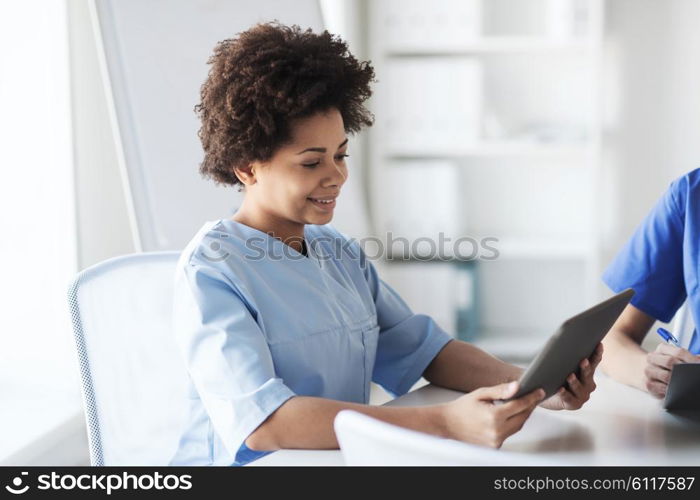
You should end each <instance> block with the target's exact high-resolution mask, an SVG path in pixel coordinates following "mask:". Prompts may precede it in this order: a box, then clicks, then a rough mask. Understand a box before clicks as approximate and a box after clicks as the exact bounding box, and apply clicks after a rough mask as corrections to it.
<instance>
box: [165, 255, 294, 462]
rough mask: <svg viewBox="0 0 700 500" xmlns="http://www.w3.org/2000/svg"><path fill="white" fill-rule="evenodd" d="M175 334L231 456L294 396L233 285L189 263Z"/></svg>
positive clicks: (181, 281)
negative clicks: (274, 364) (274, 363)
mask: <svg viewBox="0 0 700 500" xmlns="http://www.w3.org/2000/svg"><path fill="white" fill-rule="evenodd" d="M173 319H174V324H173V327H174V330H175V338H176V341H177V344H178V346H179V348H180V351H181V352H182V354H183V356H184V360H185V365H186V367H187V371H188V373H189V376H190V378H191V380H192V382H193V384H194V386H195V387H196V389H197V392H198V393H199V396H200V398H201V400H202V404H203V406H204V408H205V409H206V411H207V414H208V415H209V418H210V419H211V422H212V424H213V426H214V429H215V430H216V432H217V434H218V435H219V437H220V438H221V440H222V442H223V443H224V445H225V446H226V448H227V450H228V451H229V452H230V453H231V454H232V455H235V454H236V453H237V452H238V451H239V449H241V448H242V447H241V445H242V444H243V443H244V441H245V439H246V438H247V437H248V436H249V435H250V434H251V433H252V432H253V431H254V430H255V429H256V428H257V427H258V426H259V425H260V424H261V423H262V422H263V421H264V420H265V419H266V418H267V417H268V416H269V415H270V414H271V413H273V412H274V411H275V410H276V409H277V408H278V407H279V406H281V405H282V403H284V402H285V401H287V400H288V399H289V398H290V397H292V396H294V393H293V392H292V391H291V390H290V389H289V388H288V387H287V386H286V385H285V384H284V383H283V381H282V380H281V379H280V378H278V377H276V375H275V370H274V366H273V363H272V357H271V354H270V351H269V348H268V346H267V342H266V340H265V337H264V335H263V333H262V331H261V330H260V327H259V326H258V324H257V323H256V321H255V319H254V318H253V316H252V314H251V312H250V310H249V309H248V308H247V307H246V304H245V302H244V301H243V299H242V298H241V296H240V295H239V294H238V293H237V292H236V289H235V287H234V285H233V284H232V283H231V282H230V281H229V280H228V279H227V278H226V277H225V276H224V275H223V274H222V273H221V272H220V271H218V270H216V269H214V268H212V267H206V266H203V265H199V264H195V263H191V262H188V263H186V264H185V266H184V267H181V268H179V269H178V271H177V274H176V279H175V296H174V311H173Z"/></svg>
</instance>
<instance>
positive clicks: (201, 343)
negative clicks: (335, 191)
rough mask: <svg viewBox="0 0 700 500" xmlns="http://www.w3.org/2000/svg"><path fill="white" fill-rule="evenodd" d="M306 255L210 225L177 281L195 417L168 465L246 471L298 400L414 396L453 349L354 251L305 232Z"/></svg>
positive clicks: (324, 231)
mask: <svg viewBox="0 0 700 500" xmlns="http://www.w3.org/2000/svg"><path fill="white" fill-rule="evenodd" d="M304 237H305V241H306V244H307V249H308V251H307V254H308V256H304V255H302V254H301V253H299V252H297V251H296V250H294V249H292V248H291V247H289V246H288V245H286V244H284V243H282V242H281V241H280V240H278V239H276V238H273V237H271V236H268V235H267V234H266V233H264V232H261V231H258V230H257V229H253V228H251V227H248V226H245V225H243V224H240V223H238V222H234V221H232V220H230V219H222V220H219V221H215V222H208V223H206V224H205V225H204V227H203V228H202V229H201V230H200V231H199V232H198V233H197V235H196V236H195V237H194V239H193V240H192V241H191V242H190V243H189V244H188V245H187V247H186V248H185V250H184V251H183V252H182V255H181V257H180V260H179V263H178V266H177V272H176V277H175V293H174V299H175V301H174V311H173V328H174V332H175V338H176V341H177V344H178V347H179V349H180V351H181V354H182V356H183V359H184V362H185V365H186V368H187V371H188V373H189V385H190V388H189V400H188V402H189V417H188V421H187V425H186V426H185V428H184V429H183V431H182V434H181V438H180V442H179V445H178V449H177V451H176V453H175V455H174V456H173V458H172V459H171V462H170V464H171V465H207V464H211V465H242V464H245V463H247V462H250V461H251V460H254V459H256V458H259V457H260V456H262V455H265V454H266V453H268V452H257V451H253V450H250V449H248V448H247V447H246V446H245V445H244V441H245V439H246V438H247V437H248V436H249V435H250V434H251V433H252V432H253V431H254V430H255V429H256V428H257V427H258V426H259V425H260V424H261V423H262V422H263V421H264V420H265V419H266V418H267V417H268V416H269V415H270V414H271V413H273V412H274V411H275V410H276V409H277V408H278V407H279V406H280V405H281V404H282V403H284V402H285V401H286V400H287V399H289V398H290V397H292V396H294V395H304V396H317V397H322V398H329V399H335V400H341V401H350V402H355V403H365V404H366V403H368V402H369V389H370V381H374V382H376V383H378V384H380V385H381V386H382V387H383V388H384V389H386V390H387V391H388V392H389V393H391V394H393V395H395V396H398V395H401V394H404V393H406V392H407V391H408V390H409V389H410V388H411V387H412V386H413V385H414V384H415V382H417V381H418V380H419V379H420V377H421V376H422V374H423V371H424V370H425V368H426V367H427V366H428V364H430V362H431V361H432V359H433V358H434V357H435V356H436V355H437V353H438V352H439V351H440V350H441V349H442V348H443V347H444V345H445V344H446V343H447V342H448V341H450V340H451V338H452V337H451V336H450V335H448V334H447V333H446V332H445V331H444V330H442V329H441V328H440V327H439V326H438V325H437V324H436V323H435V321H434V320H433V319H432V318H430V317H429V316H425V315H422V314H414V313H413V312H412V311H411V310H410V309H409V307H408V306H407V305H406V304H405V303H404V301H403V300H402V299H401V297H399V295H398V294H397V293H396V292H395V291H394V290H393V289H392V288H391V287H390V286H388V285H387V284H386V283H384V282H383V281H382V280H381V279H379V277H378V275H377V272H376V270H375V268H374V266H373V265H372V263H371V262H369V260H367V259H366V258H365V255H364V253H363V252H362V250H361V248H360V246H359V245H358V244H357V243H356V242H352V243H351V244H348V243H350V242H349V241H348V238H346V237H345V236H343V235H342V234H341V233H339V232H338V231H336V230H335V229H333V228H332V227H331V226H328V225H325V226H314V225H307V226H306V227H305V230H304Z"/></svg>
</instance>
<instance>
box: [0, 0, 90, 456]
mask: <svg viewBox="0 0 700 500" xmlns="http://www.w3.org/2000/svg"><path fill="white" fill-rule="evenodd" d="M0 47H1V48H0V75H2V76H0V109H1V110H2V112H0V137H1V138H2V139H0V141H2V142H1V144H2V147H0V165H2V174H1V176H0V232H1V233H2V234H3V236H4V238H3V245H2V246H1V247H0V261H2V263H3V267H2V281H1V282H0V283H1V284H0V301H1V302H2V304H3V307H2V314H1V315H0V388H1V389H0V394H2V398H1V400H0V463H4V462H3V461H4V460H6V459H7V458H8V457H10V456H12V454H14V453H17V452H18V451H19V450H22V449H23V447H25V446H27V445H29V444H30V443H32V442H34V441H35V440H36V439H38V438H39V437H40V436H43V435H44V434H45V433H47V432H49V431H50V430H53V429H55V428H56V427H57V426H58V425H59V423H60V422H63V418H64V417H65V416H66V415H74V414H76V413H77V412H78V411H79V409H80V404H79V399H78V395H79V394H78V383H77V382H78V379H77V376H76V375H77V371H76V368H75V366H76V365H75V360H74V347H73V344H72V338H71V336H70V317H69V315H68V310H67V303H66V298H65V297H66V290H67V287H68V284H69V280H70V278H71V277H72V275H73V274H74V272H75V270H76V240H75V236H74V235H75V220H74V217H75V213H74V208H75V207H74V203H73V194H74V193H73V171H72V164H71V160H72V154H71V115H70V91H69V78H68V77H69V72H68V44H67V30H66V6H65V2H55V1H51V0H32V1H26V2H0Z"/></svg>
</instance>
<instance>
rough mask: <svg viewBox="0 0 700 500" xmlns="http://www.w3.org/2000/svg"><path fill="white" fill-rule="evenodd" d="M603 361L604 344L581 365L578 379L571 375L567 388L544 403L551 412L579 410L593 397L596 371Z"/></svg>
mask: <svg viewBox="0 0 700 500" xmlns="http://www.w3.org/2000/svg"><path fill="white" fill-rule="evenodd" d="M601 359H603V344H598V346H597V347H596V349H595V351H593V354H591V356H590V357H589V358H586V359H584V360H583V361H581V363H580V364H579V366H580V368H581V374H580V375H579V376H578V377H577V376H576V374H575V373H570V374H569V376H568V377H567V378H566V386H565V387H562V388H561V389H559V391H557V393H556V394H554V395H553V396H552V397H550V398H548V399H547V400H546V401H545V402H543V403H542V407H543V408H547V409H549V410H578V409H579V408H581V407H582V406H583V404H584V403H585V402H586V401H588V399H589V398H590V397H591V393H592V392H593V391H595V388H596V385H595V382H594V381H593V375H594V374H595V369H596V368H597V367H598V364H600V360H601Z"/></svg>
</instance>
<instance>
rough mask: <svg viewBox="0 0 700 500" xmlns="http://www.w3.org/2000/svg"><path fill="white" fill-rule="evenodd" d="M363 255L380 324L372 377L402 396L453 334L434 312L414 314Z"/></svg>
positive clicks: (365, 270)
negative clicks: (441, 324)
mask: <svg viewBox="0 0 700 500" xmlns="http://www.w3.org/2000/svg"><path fill="white" fill-rule="evenodd" d="M360 252H361V250H360ZM361 255H362V257H361V264H362V267H363V268H364V272H365V278H366V279H367V283H368V284H369V288H370V290H371V293H372V296H373V297H374V303H375V305H376V308H377V322H378V324H379V342H378V345H377V357H376V360H375V364H374V372H373V374H372V381H374V382H376V383H378V384H379V385H381V386H382V387H383V388H384V389H386V390H387V391H388V392H389V393H391V394H392V395H393V396H394V397H396V396H400V395H402V394H405V393H406V392H408V391H409V389H410V388H411V387H412V386H413V385H414V384H415V383H416V382H417V381H418V380H419V379H420V378H421V377H422V376H423V372H424V371H425V369H426V368H427V367H428V365H429V364H430V362H431V361H432V360H433V359H434V358H435V356H436V355H437V354H438V353H439V352H440V350H441V349H442V348H443V347H445V345H446V344H447V343H448V342H449V341H450V340H452V337H451V336H450V335H449V334H448V333H447V332H445V331H444V330H443V329H442V328H440V327H439V326H438V324H437V323H436V322H435V320H433V318H431V317H430V316H426V315H424V314H414V313H413V311H411V309H410V308H409V307H408V305H407V304H406V303H405V302H404V301H403V299H402V298H401V297H400V296H399V294H398V293H397V292H396V291H395V290H394V289H393V288H391V286H389V285H388V284H386V283H385V282H384V281H382V280H381V279H380V278H379V275H378V274H377V271H376V269H375V267H374V265H372V263H371V262H369V261H368V260H367V259H366V258H365V257H364V255H363V254H361Z"/></svg>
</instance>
